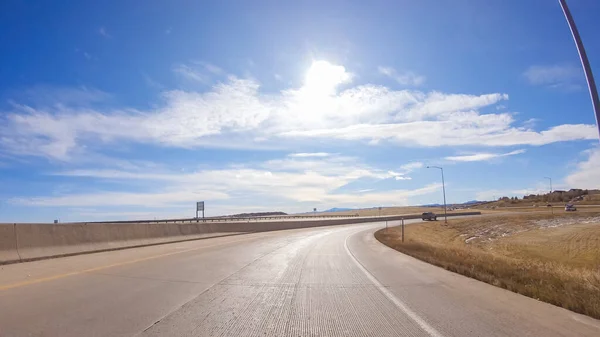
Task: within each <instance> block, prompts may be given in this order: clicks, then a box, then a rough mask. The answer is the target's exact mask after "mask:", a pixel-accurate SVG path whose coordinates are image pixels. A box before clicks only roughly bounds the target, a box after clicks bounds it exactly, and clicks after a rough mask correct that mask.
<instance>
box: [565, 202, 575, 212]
mask: <svg viewBox="0 0 600 337" xmlns="http://www.w3.org/2000/svg"><path fill="white" fill-rule="evenodd" d="M576 210H577V207H575V205H572V204H567V205H566V206H565V212H575V211H576Z"/></svg>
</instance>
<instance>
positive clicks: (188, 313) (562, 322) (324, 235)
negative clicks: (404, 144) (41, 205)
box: [0, 223, 600, 337]
mask: <svg viewBox="0 0 600 337" xmlns="http://www.w3.org/2000/svg"><path fill="white" fill-rule="evenodd" d="M382 225H383V224H382V223H377V224H361V225H352V226H337V227H324V228H310V229H299V230H288V231H278V232H268V233H257V234H246V235H233V236H228V237H221V238H212V239H206V240H198V241H189V242H183V243H174V244H167V245H160V246H153V247H144V248H137V249H128V250H121V251H113V252H105V253H97V254H89V255H80V256H72V257H67V258H60V259H53V260H44V261H36V262H29V263H23V264H14V265H5V266H0V336H3V337H5V336H61V337H67V336H77V337H80V336H238V337H239V336H600V321H598V320H594V319H591V318H588V317H586V316H582V315H579V314H575V313H572V312H570V311H567V310H564V309H561V308H558V307H554V306H552V305H549V304H545V303H541V302H538V301H536V300H534V299H530V298H527V297H524V296H521V295H517V294H514V293H511V292H509V291H506V290H502V289H499V288H496V287H493V286H490V285H487V284H484V283H481V282H478V281H475V280H471V279H469V278H466V277H463V276H460V275H456V274H453V273H450V272H447V271H445V270H442V269H440V268H437V267H434V266H431V265H429V264H426V263H423V262H420V261H418V260H415V259H413V258H410V257H408V256H405V255H402V254H400V253H398V252H396V251H393V250H391V249H389V248H387V247H385V246H383V245H382V244H380V243H379V242H377V241H376V240H375V239H374V238H373V232H374V231H375V230H376V229H377V228H381V226H382Z"/></svg>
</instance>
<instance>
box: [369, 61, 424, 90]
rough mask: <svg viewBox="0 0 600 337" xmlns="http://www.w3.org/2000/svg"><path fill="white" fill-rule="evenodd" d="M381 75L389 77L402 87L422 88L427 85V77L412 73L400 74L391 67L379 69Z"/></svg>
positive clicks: (380, 67)
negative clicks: (421, 86) (424, 84)
mask: <svg viewBox="0 0 600 337" xmlns="http://www.w3.org/2000/svg"><path fill="white" fill-rule="evenodd" d="M377 71H379V73H380V74H382V75H384V76H387V77H389V78H391V79H393V80H395V81H396V82H398V83H399V84H401V85H406V86H420V85H422V84H423V83H425V76H421V75H417V74H415V73H413V72H412V71H405V72H398V71H396V69H394V68H391V67H382V66H379V67H377Z"/></svg>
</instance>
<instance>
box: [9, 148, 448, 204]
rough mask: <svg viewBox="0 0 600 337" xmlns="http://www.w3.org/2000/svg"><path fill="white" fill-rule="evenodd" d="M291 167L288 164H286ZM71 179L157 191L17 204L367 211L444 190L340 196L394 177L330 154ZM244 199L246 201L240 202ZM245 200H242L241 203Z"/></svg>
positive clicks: (92, 172)
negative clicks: (350, 187) (253, 203)
mask: <svg viewBox="0 0 600 337" xmlns="http://www.w3.org/2000/svg"><path fill="white" fill-rule="evenodd" d="M286 163H287V165H286ZM55 174H56V175H61V176H67V177H71V178H80V179H83V178H86V179H93V180H100V181H103V180H109V181H116V182H121V186H123V187H122V188H123V189H127V187H128V186H129V184H131V183H132V182H135V181H141V182H144V186H154V189H152V190H149V191H143V192H129V191H116V192H98V193H74V194H63V195H50V196H36V197H28V198H14V199H11V200H10V202H11V203H13V204H19V205H27V206H68V207H107V206H121V205H128V206H140V207H154V206H156V207H158V206H160V207H170V206H185V205H191V204H193V202H194V201H196V200H207V201H209V202H210V203H213V204H214V203H221V204H222V205H229V206H228V207H229V208H230V209H235V205H238V204H244V203H246V202H247V200H261V203H262V204H263V207H270V206H269V205H279V204H282V205H288V204H291V203H293V204H302V203H311V204H315V205H318V206H319V207H320V208H321V207H322V206H329V207H333V206H336V205H338V206H339V205H343V206H348V207H368V206H372V205H373V204H388V205H389V204H396V205H406V204H408V203H409V199H410V198H411V197H412V196H415V195H424V194H428V193H432V192H436V191H437V190H438V189H439V188H440V187H441V186H440V185H439V184H437V183H434V184H429V185H425V186H422V187H420V188H416V189H413V190H406V189H396V190H389V191H374V190H372V189H371V190H368V191H367V190H363V191H361V192H359V194H357V192H345V193H339V192H338V191H337V190H338V189H339V188H341V187H343V186H345V185H347V184H349V183H351V182H354V181H357V180H359V179H362V178H374V179H379V180H382V179H389V178H391V177H393V174H390V173H389V172H386V171H384V170H380V169H376V168H373V167H370V166H368V165H365V164H363V163H361V162H360V161H359V160H358V159H356V158H351V157H343V156H331V157H323V158H319V160H318V161H314V160H313V159H312V158H311V157H308V158H289V157H288V158H283V159H278V160H271V161H267V162H263V163H259V164H257V165H254V167H236V166H235V165H232V166H230V167H226V168H223V169H203V170H198V171H196V172H193V173H182V172H180V171H179V172H177V171H162V170H151V169H148V168H147V167H146V168H145V169H143V170H142V169H139V170H121V169H85V170H82V169H80V170H71V171H63V172H57V173H55ZM240 198H241V199H240ZM241 200H243V201H241Z"/></svg>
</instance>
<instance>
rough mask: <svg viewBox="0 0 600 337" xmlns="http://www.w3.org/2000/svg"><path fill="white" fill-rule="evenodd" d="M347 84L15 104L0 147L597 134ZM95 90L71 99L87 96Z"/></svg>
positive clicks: (66, 152) (70, 149) (201, 75)
mask: <svg viewBox="0 0 600 337" xmlns="http://www.w3.org/2000/svg"><path fill="white" fill-rule="evenodd" d="M174 70H175V71H176V72H177V73H180V74H181V75H182V76H185V77H186V78H189V79H192V80H197V81H200V82H203V81H208V80H209V78H208V77H206V76H208V75H206V73H205V72H203V71H199V70H195V69H193V68H191V67H190V66H187V65H183V64H181V65H178V66H176V67H175V68H174ZM213 70H214V71H216V69H213ZM205 71H206V70H205ZM208 72H210V71H208ZM352 78H353V75H352V73H350V72H349V71H347V70H346V69H345V68H344V67H342V66H336V65H330V64H328V63H326V62H322V61H321V62H315V64H314V65H313V67H311V68H310V69H309V71H308V73H307V76H306V79H305V82H304V84H303V85H302V86H301V87H299V88H292V89H287V90H282V91H280V92H277V93H262V92H261V91H260V84H259V83H258V82H257V81H256V80H252V79H241V78H237V77H235V76H228V77H227V78H226V79H225V80H224V81H223V82H220V83H217V84H215V85H213V86H212V87H211V88H210V89H207V90H206V91H204V92H196V91H184V90H167V91H163V92H162V94H161V95H162V101H161V102H160V103H159V104H157V105H156V106H155V107H154V108H152V109H146V110H136V109H131V108H126V107H122V108H113V109H106V108H104V109H98V108H92V107H91V105H89V104H87V105H82V104H75V103H73V104H68V103H69V102H73V101H74V100H73V99H70V98H69V97H63V98H62V101H63V102H65V103H63V104H43V105H41V104H30V103H29V102H31V100H28V99H26V100H25V101H27V102H28V105H23V104H21V105H17V104H15V105H13V108H12V110H10V111H6V112H5V113H4V114H3V116H4V117H3V118H4V121H5V123H2V124H0V131H1V132H0V134H2V136H1V137H0V147H1V148H2V149H3V150H4V151H5V152H8V153H13V154H22V155H38V156H45V157H48V158H52V159H55V160H71V159H72V158H73V157H74V156H81V155H83V154H87V153H89V152H91V151H93V150H94V149H102V148H103V147H105V146H112V145H113V144H116V143H117V142H119V144H123V143H124V142H134V143H143V144H150V145H158V146H167V147H182V148H194V147H200V146H202V147H225V148H265V149H269V148H279V149H281V148H285V147H286V146H287V145H289V144H294V143H297V142H309V141H315V142H318V141H320V139H322V138H326V139H339V140H346V141H364V142H366V143H369V144H372V145H373V146H375V145H377V144H381V143H382V142H383V141H390V142H392V143H395V144H397V145H399V146H426V147H436V146H461V145H478V146H480V145H482V146H513V145H544V144H549V143H553V142H560V141H570V140H582V139H595V138H596V137H597V131H596V128H595V126H594V125H583V124H576V125H569V124H566V125H558V126H555V127H552V128H550V129H548V130H542V131H536V130H533V129H530V128H527V127H524V126H519V125H518V124H517V123H516V121H515V120H514V119H513V116H512V114H510V113H506V112H504V113H489V114H482V113H481V112H480V111H479V110H480V109H483V108H485V107H489V106H493V105H495V104H497V103H499V102H502V101H505V100H508V95H506V94H501V93H491V94H483V95H467V94H448V93H441V92H429V93H425V92H420V91H411V90H399V91H394V90H391V89H389V88H386V87H383V86H377V85H370V84H366V85H358V86H351V87H347V88H345V89H342V88H341V87H340V86H342V85H344V86H348V85H349V84H350V83H351V81H352ZM91 90H92V89H80V90H75V91H73V92H72V93H71V94H69V95H72V96H73V97H78V95H79V96H81V95H82V92H83V96H85V95H89V92H90V91H91ZM69 95H66V96H69ZM63 96H65V95H63ZM100 96H101V95H100ZM94 103H96V102H94Z"/></svg>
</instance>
